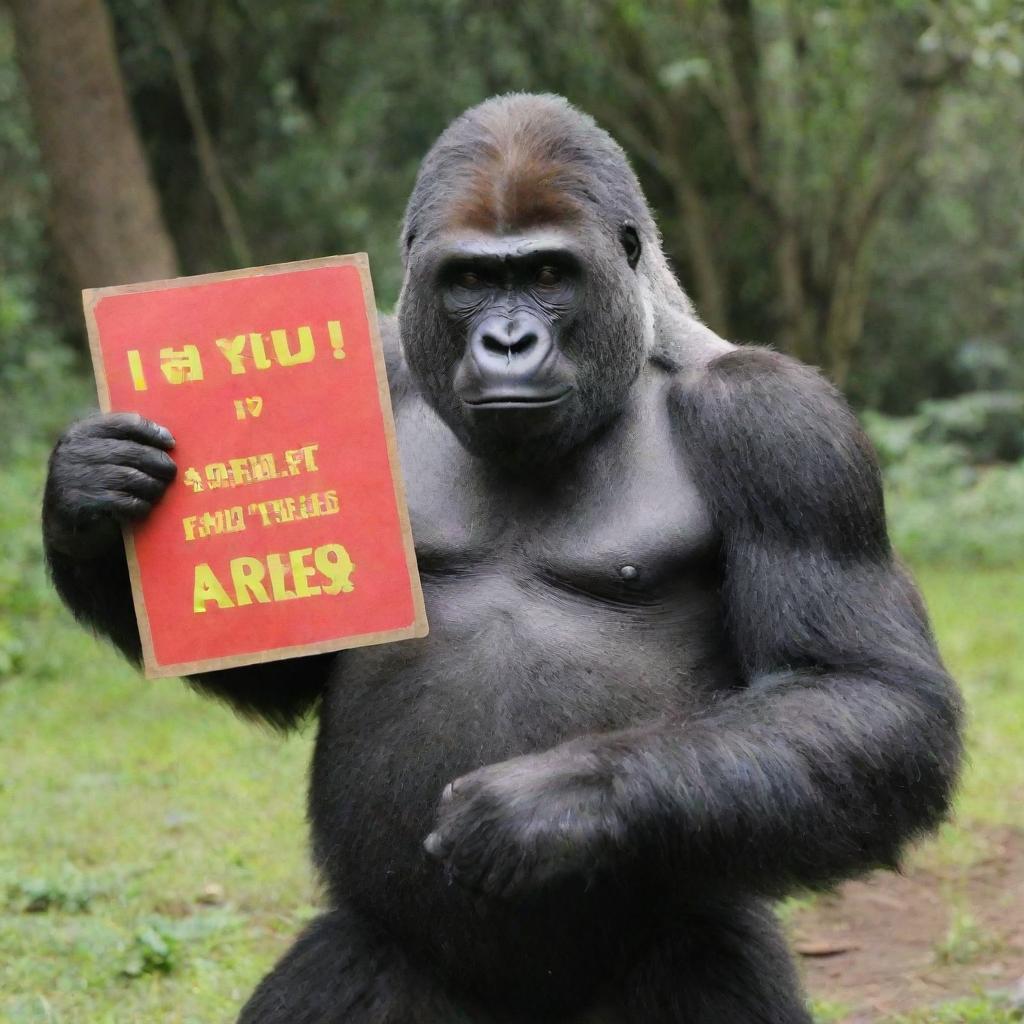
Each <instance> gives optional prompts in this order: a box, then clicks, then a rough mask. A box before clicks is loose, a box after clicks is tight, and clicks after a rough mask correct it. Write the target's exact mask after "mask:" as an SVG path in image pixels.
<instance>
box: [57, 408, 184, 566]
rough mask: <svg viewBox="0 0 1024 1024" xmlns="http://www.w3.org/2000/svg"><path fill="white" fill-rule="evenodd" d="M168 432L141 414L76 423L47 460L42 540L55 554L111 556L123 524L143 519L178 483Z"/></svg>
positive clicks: (82, 556) (80, 556)
mask: <svg viewBox="0 0 1024 1024" xmlns="http://www.w3.org/2000/svg"><path fill="white" fill-rule="evenodd" d="M173 447H174V438H173V437H172V436H171V432H170V431H169V430H168V429H167V428H166V427H161V426H158V425H157V424H156V423H153V422H151V421H150V420H147V419H143V418H142V417H141V416H139V415H138V414H137V413H110V414H107V415H101V416H93V417H90V418H89V419H86V420H80V421H79V422H78V423H73V424H72V425H71V426H70V427H69V428H68V429H67V431H66V432H65V433H64V435H63V436H62V437H61V439H60V440H59V441H58V442H57V445H56V447H55V448H54V449H53V454H52V455H51V456H50V470H49V475H48V477H47V480H46V493H45V496H44V499H43V533H44V535H45V537H46V540H47V543H48V544H49V545H50V546H52V548H53V549H54V550H56V551H59V552H61V553H62V554H65V555H68V556H71V557H73V558H90V557H94V556H96V555H99V554H101V553H102V552H104V551H106V550H108V549H109V548H110V547H111V546H112V545H113V544H114V543H115V542H116V541H117V538H118V535H119V526H120V524H122V523H126V522H133V521H137V520H139V519H143V518H144V517H145V516H147V515H148V514H149V512H150V510H151V509H152V507H153V505H154V503H155V502H157V501H158V500H159V499H160V498H161V497H162V496H163V493H164V491H165V490H166V489H167V485H168V484H169V483H170V482H171V481H172V480H173V479H174V474H175V473H176V471H177V470H176V467H175V465H174V460H173V459H172V458H171V457H170V456H169V455H168V454H167V451H168V450H169V449H171V448H173Z"/></svg>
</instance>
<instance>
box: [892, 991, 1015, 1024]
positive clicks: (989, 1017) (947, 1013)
mask: <svg viewBox="0 0 1024 1024" xmlns="http://www.w3.org/2000/svg"><path fill="white" fill-rule="evenodd" d="M1019 1021H1020V1014H1019V1013H1017V1012H1015V1011H1014V1010H1013V1009H1011V1008H1010V1007H1008V1006H1006V1005H1004V1004H1003V1003H1002V1002H1000V1001H999V1000H998V999H989V998H986V997H984V996H978V997H975V998H973V999H961V1000H958V1001H956V1002H953V1003H948V1004H946V1005H945V1006H940V1007H936V1008H935V1009H930V1010H920V1011H918V1012H916V1013H911V1014H900V1015H899V1016H898V1017H887V1018H886V1019H885V1021H883V1022H882V1024H1018V1022H1019Z"/></svg>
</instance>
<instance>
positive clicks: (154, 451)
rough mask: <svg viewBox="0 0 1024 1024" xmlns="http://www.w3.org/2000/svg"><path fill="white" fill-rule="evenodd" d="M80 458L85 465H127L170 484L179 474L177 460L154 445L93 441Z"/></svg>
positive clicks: (82, 451) (81, 453) (102, 438)
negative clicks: (86, 463)
mask: <svg viewBox="0 0 1024 1024" xmlns="http://www.w3.org/2000/svg"><path fill="white" fill-rule="evenodd" d="M80 455H81V458H82V461H83V462H88V463H91V464H93V465H112V466H127V467H130V468H133V469H138V470H141V471H142V472H143V473H148V474H149V475H150V476H154V477H156V478H157V479H158V480H165V481H167V482H168V483H169V482H170V481H171V480H173V479H174V477H175V474H176V473H177V472H178V467H177V465H176V464H175V462H174V459H172V458H171V457H170V455H168V454H167V452H165V451H163V450H162V449H160V448H154V447H153V446H152V445H148V444H140V443H139V442H138V441H124V440H119V439H115V438H107V437H98V438H93V439H90V441H89V442H88V445H87V446H85V445H83V446H82V448H81V451H80Z"/></svg>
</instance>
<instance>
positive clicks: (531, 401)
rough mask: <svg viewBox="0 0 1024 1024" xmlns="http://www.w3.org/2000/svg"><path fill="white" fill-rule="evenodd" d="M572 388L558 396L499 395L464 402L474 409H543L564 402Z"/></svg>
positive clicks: (560, 392)
mask: <svg viewBox="0 0 1024 1024" xmlns="http://www.w3.org/2000/svg"><path fill="white" fill-rule="evenodd" d="M570 391H572V388H566V389H565V390H564V391H559V392H558V393H557V394H547V395H531V394H521V393H520V394H515V393H512V394H503V395H502V394H498V395H484V396H482V397H479V398H473V399H469V398H464V399H463V402H464V403H465V404H466V405H468V406H470V407H471V408H473V409H484V408H486V409H520V408H525V407H529V408H533V409H536V408H543V407H544V406H549V405H558V403H559V402H561V401H563V400H564V399H565V398H566V396H567V395H568V394H569V392H570Z"/></svg>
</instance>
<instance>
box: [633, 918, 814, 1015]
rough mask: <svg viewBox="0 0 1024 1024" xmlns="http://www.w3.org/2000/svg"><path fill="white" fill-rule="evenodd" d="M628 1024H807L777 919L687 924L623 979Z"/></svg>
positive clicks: (745, 919) (703, 921)
mask: <svg viewBox="0 0 1024 1024" xmlns="http://www.w3.org/2000/svg"><path fill="white" fill-rule="evenodd" d="M625 1019H626V1021H628V1024H812V1020H811V1015H810V1013H809V1012H808V1010H807V1008H806V1006H805V1004H804V1000H803V996H802V994H801V990H800V983H799V981H798V979H797V976H796V971H795V970H794V968H793V963H792V960H791V959H790V955H789V952H788V950H787V949H786V945H785V943H784V942H783V940H782V936H781V934H780V932H779V927H778V922H777V921H776V920H775V917H774V915H773V914H772V913H771V912H770V911H769V910H768V909H767V908H766V907H763V906H745V907H736V908H731V909H729V910H728V911H726V913H725V914H721V913H718V912H716V913H715V914H714V915H713V916H709V917H708V918H706V919H700V918H698V919H695V920H690V921H687V924H686V929H685V932H682V933H680V934H678V935H674V936H671V937H669V938H666V939H662V940H660V941H659V942H658V944H657V946H656V947H655V948H654V949H652V950H651V951H650V952H649V954H648V955H647V956H646V957H645V959H644V960H643V961H642V962H641V963H640V964H638V965H637V967H636V968H635V970H634V971H633V972H632V973H631V975H630V977H629V978H628V979H627V987H626V1007H625Z"/></svg>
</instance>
